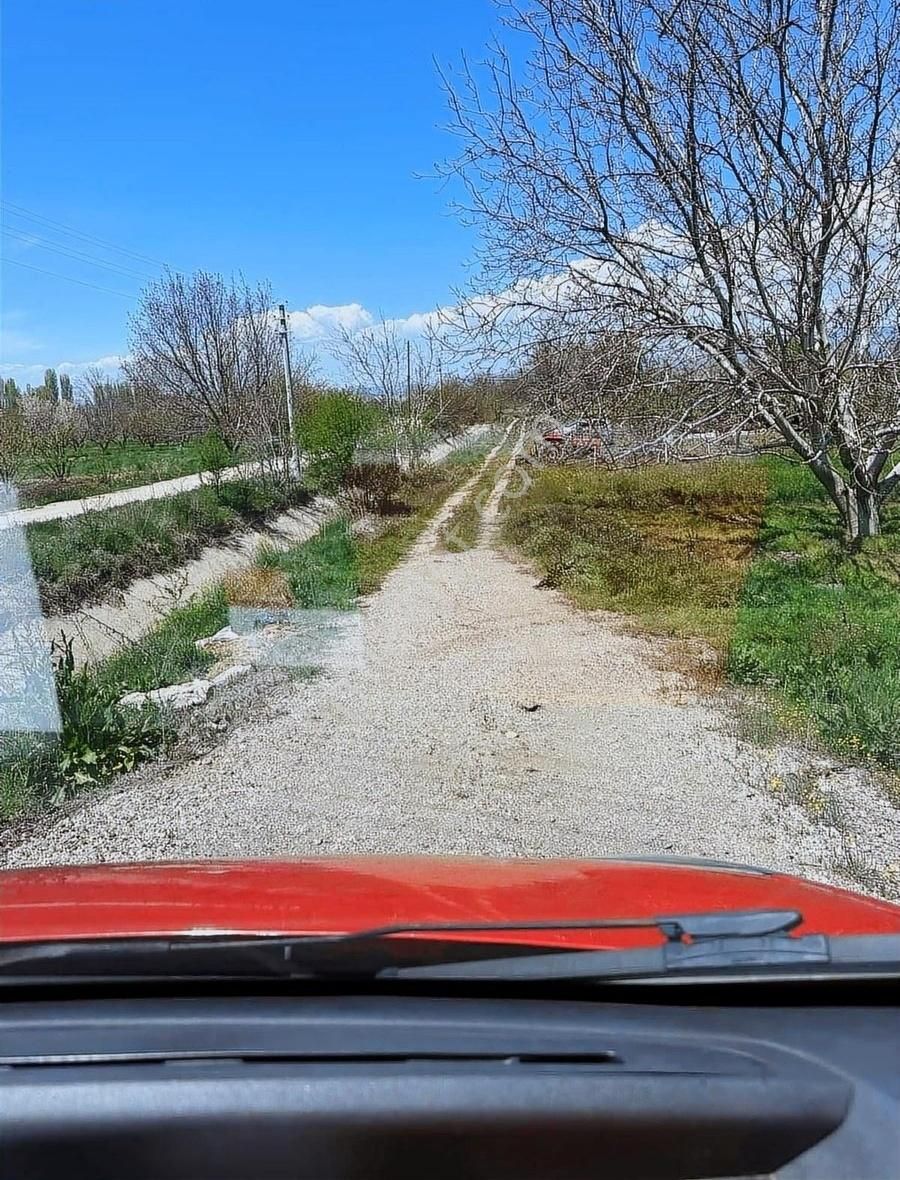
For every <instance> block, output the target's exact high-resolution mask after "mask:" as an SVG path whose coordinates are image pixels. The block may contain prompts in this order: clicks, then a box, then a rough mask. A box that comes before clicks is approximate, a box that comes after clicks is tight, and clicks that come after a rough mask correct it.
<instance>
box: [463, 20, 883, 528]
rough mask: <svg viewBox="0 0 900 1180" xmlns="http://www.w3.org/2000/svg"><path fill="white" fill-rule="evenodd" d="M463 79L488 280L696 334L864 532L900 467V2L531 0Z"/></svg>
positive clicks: (630, 323)
mask: <svg viewBox="0 0 900 1180" xmlns="http://www.w3.org/2000/svg"><path fill="white" fill-rule="evenodd" d="M509 21H510V23H511V24H512V25H513V26H514V27H515V29H517V30H518V31H519V32H521V33H524V34H525V35H526V36H527V37H528V38H530V40H531V44H532V46H533V53H532V55H531V58H530V63H529V65H528V66H527V68H526V70H525V72H524V75H518V76H517V71H516V70H514V68H513V65H512V62H511V60H510V57H509V56H508V54H507V53H506V52H505V51H504V50H503V49H497V50H496V51H495V52H494V53H493V55H492V58H491V60H490V61H489V62H488V63H487V75H486V80H485V81H482V80H481V78H480V76H476V74H475V73H473V72H472V71H470V70H468V69H466V70H465V71H464V75H463V78H462V80H461V81H460V83H459V84H458V85H457V86H455V87H453V88H451V105H452V109H453V112H454V115H455V126H456V130H457V132H458V133H459V134H460V135H461V136H462V138H463V141H464V148H463V153H462V156H461V157H460V159H459V160H458V161H457V162H456V165H455V167H458V168H459V169H460V170H461V171H462V173H463V174H464V175H465V177H466V178H467V180H468V183H469V191H470V193H471V197H472V201H471V205H472V208H473V209H474V211H475V212H476V214H477V215H478V217H479V218H480V220H481V224H482V226H483V229H484V233H485V250H484V258H485V275H484V279H485V282H486V284H487V285H488V288H489V289H490V288H492V289H494V290H497V291H499V290H501V289H504V290H505V291H506V292H507V303H508V304H515V305H516V306H517V308H518V309H519V314H520V315H523V316H526V315H529V314H531V313H533V312H535V311H536V313H537V314H538V315H539V316H547V315H548V314H549V315H551V316H554V317H556V318H558V319H562V320H564V321H567V322H568V323H572V324H575V325H577V330H578V331H583V330H584V327H585V324H588V323H589V324H592V325H593V324H599V325H601V326H608V325H610V324H620V325H621V324H624V325H625V326H626V327H627V329H628V330H629V331H632V332H636V333H638V334H639V335H640V336H641V338H642V339H643V340H646V341H648V342H652V343H653V345H654V347H655V348H656V349H657V350H658V354H662V355H664V352H665V349H666V348H667V347H674V346H675V342H686V343H687V344H689V345H690V346H691V348H692V349H694V350H696V351H697V352H698V353H699V354H701V355H703V356H705V357H707V358H709V359H710V360H711V361H713V362H714V363H715V365H716V366H717V368H718V370H719V371H720V372H721V373H722V374H723V375H725V377H727V379H728V383H729V384H728V388H729V396H730V398H731V402H732V407H731V411H730V414H731V417H732V419H739V418H742V419H745V420H746V421H748V422H749V421H753V422H756V423H759V424H762V425H764V426H765V427H766V428H768V429H770V430H772V431H777V432H778V434H779V435H780V437H781V439H782V440H783V441H784V443H785V444H786V446H787V447H788V448H789V449H790V451H791V452H792V453H793V455H794V456H795V457H796V458H798V459H799V460H801V461H802V462H803V463H805V464H807V465H808V466H809V468H810V469H811V470H812V471H813V472H814V473H815V475H816V476H817V478H818V479H819V480H820V481H821V483H822V484H823V485H824V487H825V488H826V489H827V492H828V494H829V496H830V497H831V499H832V501H833V502H834V504H835V505H836V507H837V509H838V511H839V513H840V516H841V520H842V521H843V524H844V528H845V530H846V535H847V537H848V539H849V540H851V541H854V542H855V541H857V540H859V539H860V538H862V537H865V536H870V535H873V534H876V533H877V532H878V531H879V511H880V507H881V505H882V504H883V502H884V500H885V499H886V498H887V497H888V496H889V495H890V494H891V493H892V492H893V491H894V490H895V489H896V488H897V486H898V485H900V465H897V464H894V463H892V461H891V453H892V451H893V449H894V447H895V445H896V444H897V442H898V440H900V401H898V389H900V383H898V375H900V374H898V359H897V341H898V328H900V324H898V292H900V282H898V280H900V223H898V162H900V155H898V152H900V126H898V122H900V103H898V97H900V8H898V7H897V6H896V5H885V4H883V3H881V2H880V0H522V2H521V3H513V4H512V5H510V6H509Z"/></svg>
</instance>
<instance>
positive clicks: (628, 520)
mask: <svg viewBox="0 0 900 1180" xmlns="http://www.w3.org/2000/svg"><path fill="white" fill-rule="evenodd" d="M834 7H835V16H834V20H833V22H831V23H830V24H826V25H823V24H822V22H821V21H820V19H819V16H818V15H817V14H818V6H817V5H816V4H814V3H813V2H812V0H800V2H799V10H798V11H799V15H798V17H797V19H796V21H792V22H790V24H789V25H787V26H785V27H783V28H782V27H781V26H780V25H777V22H778V20H779V19H780V18H779V17H778V15H777V11H776V9H774V8H770V7H768V6H766V5H757V4H753V3H743V2H739V0H727V2H726V3H724V4H721V5H718V6H717V7H716V8H715V10H713V9H711V8H708V7H704V6H702V5H699V4H695V3H691V2H688V3H686V4H685V3H675V2H674V0H673V2H672V3H669V2H668V0H666V2H663V3H640V2H639V0H603V3H600V4H597V3H594V2H593V0H592V2H591V3H588V2H587V0H566V2H565V3H561V2H559V0H528V2H527V3H522V4H518V3H514V4H511V5H510V4H506V3H503V4H497V5H495V4H493V3H489V2H488V0H459V2H458V3H456V4H453V5H440V4H422V3H421V2H415V3H414V2H413V0H392V2H391V3H389V4H387V5H372V4H370V3H364V2H363V0H346V2H345V3H344V4H342V5H340V6H337V7H336V6H332V5H328V4H321V3H305V4H294V5H286V6H285V5H281V6H278V7H276V8H273V9H271V10H266V9H263V8H260V7H257V8H252V9H248V7H247V6H246V5H241V4H237V3H235V2H233V0H223V2H222V3H220V4H218V5H217V6H216V10H215V14H214V16H213V14H212V13H211V12H210V11H209V10H208V9H207V7H206V6H204V5H200V4H190V3H188V4H179V5H176V4H169V3H163V4H161V5H160V4H159V3H153V4H151V3H148V2H146V0H132V2H130V3H127V4H121V5H100V6H98V5H92V4H88V3H74V4H73V3H72V2H71V0H46V2H45V3H42V4H40V5H34V4H33V3H30V2H29V0H8V2H7V3H6V4H5V5H4V27H3V54H4V62H3V88H4V95H3V98H4V102H3V109H4V121H5V125H4V129H3V138H4V161H3V163H4V169H5V173H4V183H3V198H2V205H0V209H2V226H0V228H2V238H3V250H2V255H3V264H2V265H3V272H4V282H3V292H2V295H3V308H4V328H3V352H2V359H0V869H2V870H5V871H4V872H3V873H2V874H0V906H2V907H3V913H4V923H5V925H4V926H3V928H2V929H0V944H2V943H3V942H4V941H6V942H15V943H16V944H17V945H18V944H24V943H28V942H29V941H30V940H34V941H37V942H41V943H45V942H53V940H55V939H59V940H70V941H71V940H79V939H91V938H101V939H116V938H127V937H129V936H134V937H140V938H150V939H166V938H168V937H171V938H190V937H209V936H216V937H220V936H222V937H225V936H232V935H233V936H235V937H237V936H241V937H246V938H253V937H256V936H266V935H276V936H285V937H286V936H295V937H297V938H302V937H303V936H317V937H325V936H331V935H338V934H347V933H353V932H360V931H363V930H366V929H369V928H381V927H384V926H387V925H392V924H394V925H396V924H404V923H405V924H407V925H412V926H414V927H416V926H421V925H422V924H426V925H427V924H432V925H434V924H437V925H438V926H440V925H441V924H443V926H444V927H446V925H447V924H450V925H453V924H454V923H455V924H463V925H464V926H465V929H467V930H469V931H470V934H469V935H467V936H466V937H465V939H463V936H462V935H461V934H459V933H458V934H457V939H458V941H460V942H462V941H466V940H467V941H468V942H472V941H474V942H476V943H477V942H478V941H479V939H480V941H481V942H482V943H490V945H491V946H494V947H496V946H499V945H507V944H510V943H515V944H517V945H519V949H520V950H521V948H522V946H527V947H531V948H532V950H535V951H537V950H540V951H546V950H547V949H548V948H553V949H554V950H556V951H559V950H561V949H565V948H569V949H572V950H594V951H598V952H599V951H604V952H605V951H613V950H619V951H621V950H622V949H623V948H626V949H633V950H635V951H636V950H638V949H644V950H645V949H647V948H648V947H651V946H655V947H657V953H656V959H654V960H653V961H654V962H659V963H662V962H663V960H664V958H665V956H664V955H663V952H662V950H660V949H659V945H661V943H662V942H663V941H664V940H663V938H662V936H661V935H660V932H659V927H658V920H659V919H665V918H666V916H667V915H668V916H671V915H682V916H683V915H710V914H712V915H716V914H737V915H740V914H744V913H756V912H758V911H763V912H776V913H781V912H788V913H791V914H793V913H796V914H798V915H799V918H798V919H797V921H796V922H794V923H793V924H790V923H788V924H787V925H785V926H783V928H782V927H777V928H776V930H775V933H774V934H772V935H771V937H772V938H775V939H776V940H777V945H775V946H774V949H773V947H772V946H770V945H769V944H768V943H766V944H765V946H762V947H761V949H760V948H757V949H756V950H753V953H754V954H756V953H757V951H758V953H759V954H760V955H763V958H764V955H765V954H770V957H771V955H773V954H777V955H778V956H782V955H787V956H788V958H790V957H791V956H792V955H795V956H796V955H801V953H802V951H803V947H802V946H798V947H794V948H793V949H792V948H790V947H788V949H787V950H785V949H784V946H783V945H782V944H783V943H785V942H786V941H790V940H794V939H804V938H807V937H824V936H834V937H841V936H849V935H854V936H855V935H859V936H863V935H865V936H868V935H870V934H875V933H888V932H890V931H891V930H892V929H893V930H895V932H900V916H898V915H900V909H896V908H895V906H896V903H897V902H898V901H900V786H898V784H900V777H898V776H900V645H898V642H897V637H898V635H900V395H898V389H900V367H898V357H900V321H898V308H900V220H898V218H897V215H896V214H897V196H896V194H897V186H896V177H897V174H898V173H897V166H898V164H900V155H898V151H900V148H898V145H900V136H898V130H900V125H898V124H900V102H898V99H897V95H898V94H900V24H898V22H897V20H896V19H892V20H888V19H887V18H886V16H885V11H884V5H883V4H882V3H881V2H880V0H854V3H853V4H851V3H850V2H849V0H836V4H835V6H834ZM776 26H777V28H776ZM776 33H777V36H776ZM776 41H777V42H778V44H779V45H781V46H782V47H783V56H779V53H780V52H781V51H779V53H776V52H775V50H774V48H773V46H774V45H775V43H776ZM823 61H827V62H828V65H827V67H826V66H823V65H821V63H822V62H823ZM823 71H824V74H823ZM786 78H787V81H786V80H785V79H786ZM862 78H865V79H866V80H867V81H866V87H867V89H866V91H865V94H864V95H863V94H862V92H861V90H860V87H861V85H862V83H861V82H860V79H862ZM785 95H788V96H789V97H787V98H785V97H784V96H785ZM810 112H813V113H814V114H813V115H811V114H810ZM818 113H821V118H820V117H819V114H818ZM810 119H812V120H813V121H814V122H815V124H816V128H817V131H816V134H815V135H814V134H813V132H812V130H810V129H809V120H810ZM361 857H366V858H369V859H367V860H360V859H355V858H361ZM389 858H406V859H396V860H394V859H389ZM123 865H131V866H137V867H132V868H128V869H125V868H122V867H121V866H123ZM34 869H36V870H41V871H42V872H41V873H40V874H38V875H35V874H23V873H21V872H20V871H19V870H34ZM76 870H77V871H76ZM616 920H618V922H619V926H620V927H627V930H628V933H627V934H626V935H622V936H619V934H617V933H616V931H617V929H619V927H617V926H616ZM604 921H605V922H606V923H607V925H606V926H605V927H601V926H600V925H598V924H600V923H603V922H604ZM629 922H630V923H631V925H630V926H629V925H628V923H629ZM634 922H637V923H638V925H637V926H636V927H635V926H634ZM516 923H518V925H516ZM578 923H581V924H582V925H581V927H579V925H578ZM585 923H588V924H589V929H587V931H586V929H585V928H584V924H585ZM610 923H611V925H610ZM473 924H475V927H476V929H475V932H474V934H473V933H472V928H473ZM554 924H555V925H554ZM733 924H734V921H732V925H733ZM482 927H483V928H482ZM635 931H637V932H635ZM729 937H734V938H741V937H745V935H744V934H742V933H741V932H740V931H738V933H737V934H734V935H731V934H730V935H729ZM754 937H755V936H754ZM760 937H762V938H769V937H770V935H769V934H768V933H766V934H764V935H761V936H760ZM690 942H691V939H690V937H688V940H687V944H690ZM803 945H804V946H807V947H808V946H811V945H813V944H803ZM822 945H823V944H819V943H816V944H815V945H814V950H813V951H809V952H808V954H809V955H810V956H813V957H812V958H809V961H819V959H821V957H822V956H823V955H827V954H828V953H830V952H829V951H828V950H827V949H822ZM383 952H384V947H381V948H380V949H379V953H383ZM354 953H355V952H354V950H353V947H352V945H349V944H348V946H347V948H346V949H345V950H344V951H342V955H344V956H345V957H346V958H348V959H349V958H352V955H353V954H354ZM391 953H396V947H392V948H391ZM691 953H692V954H694V955H695V958H694V960H693V961H699V959H698V957H697V953H696V952H691ZM867 953H868V950H867ZM893 953H894V952H893V951H892V954H893ZM467 954H468V957H470V958H471V957H473V956H474V955H475V954H476V951H472V950H471V947H470V948H469V950H468V951H467ZM678 954H681V951H679V952H678ZM685 954H687V952H685ZM704 954H707V950H706V949H704ZM750 954H751V950H750V948H749V944H746V943H745V944H744V945H743V946H742V947H737V948H735V947H734V946H732V945H731V944H729V945H728V946H726V947H724V948H722V947H719V948H717V949H716V951H715V954H714V953H713V951H709V952H708V955H707V958H706V959H704V960H703V961H704V962H707V961H714V960H715V955H722V956H725V959H727V960H728V961H729V962H734V961H738V960H737V959H735V958H734V955H738V957H739V958H740V956H743V958H740V961H741V962H742V963H744V964H745V966H746V965H747V964H748V963H750V958H749V957H748V956H750ZM816 956H818V958H815V957H816ZM276 957H277V956H276ZM671 957H672V956H671V955H670V958H671ZM674 957H675V958H677V957H678V956H677V955H675V956H674ZM411 958H413V956H411ZM763 958H761V959H758V960H754V962H756V963H757V964H758V965H761V966H762V965H764V961H763ZM272 961H273V962H274V961H275V960H274V959H273V960H272ZM640 961H641V962H645V961H650V960H648V959H646V956H645V958H644V959H641V960H640ZM723 961H724V960H723ZM777 961H778V962H781V961H782V960H781V959H778V960H777ZM750 965H751V966H752V965H753V964H752V963H750ZM508 966H509V965H508V964H507V968H508ZM528 969H529V970H531V968H530V967H529V968H528ZM539 969H540V965H539V967H538V970H539ZM588 969H589V968H588V967H586V966H585V965H584V964H582V966H581V967H580V968H579V970H580V971H582V972H584V971H587V970H588ZM608 969H609V970H611V969H612V968H611V967H609V966H608ZM659 969H660V970H662V967H660V968H659ZM748 969H749V968H748ZM525 970H526V967H525V966H524V965H520V971H525Z"/></svg>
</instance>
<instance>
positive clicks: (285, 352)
mask: <svg viewBox="0 0 900 1180" xmlns="http://www.w3.org/2000/svg"><path fill="white" fill-rule="evenodd" d="M278 314H279V317H280V320H281V356H282V360H283V361H284V397H285V401H286V403H287V422H288V439H289V442H288V447H289V449H288V454H289V455H290V462H291V463H292V464H293V467H294V475H295V476H298V475H299V474H300V454H299V451H298V448H297V440H296V438H295V437H294V378H293V374H292V373H291V344H290V339H289V337H288V323H287V312H286V311H285V309H284V304H283V303H279V304H278Z"/></svg>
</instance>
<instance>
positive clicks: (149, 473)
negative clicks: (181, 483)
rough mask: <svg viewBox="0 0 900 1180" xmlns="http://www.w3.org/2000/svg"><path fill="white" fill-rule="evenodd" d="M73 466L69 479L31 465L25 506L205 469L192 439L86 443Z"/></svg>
mask: <svg viewBox="0 0 900 1180" xmlns="http://www.w3.org/2000/svg"><path fill="white" fill-rule="evenodd" d="M236 461H237V460H236ZM71 464H72V467H71V475H70V476H69V477H68V478H65V479H55V478H52V477H50V476H48V475H46V473H44V472H42V471H41V470H40V468H39V467H38V466H36V465H35V464H34V463H32V464H31V465H30V466H29V467H28V468H27V469H26V471H25V473H24V476H23V479H22V485H21V487H20V500H21V503H22V505H23V507H31V506H34V505H38V504H49V503H52V502H55V501H57V500H71V499H80V498H82V497H84V496H94V495H100V494H102V493H103V492H110V491H118V490H120V489H121V488H131V487H138V486H140V485H141V484H146V483H156V482H157V481H158V480H162V479H176V478H177V477H178V476H180V475H194V474H195V473H196V472H198V471H202V470H203V469H204V461H203V455H202V446H201V443H200V441H199V440H196V439H195V440H192V441H189V442H184V443H172V444H160V445H157V446H149V445H146V444H143V443H113V444H111V445H110V446H108V447H106V448H103V447H99V446H97V445H96V444H94V443H86V444H85V445H84V446H81V447H78V448H76V449H75V450H74V451H73V452H72V456H71Z"/></svg>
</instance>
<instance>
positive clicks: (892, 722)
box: [727, 461, 900, 770]
mask: <svg viewBox="0 0 900 1180" xmlns="http://www.w3.org/2000/svg"><path fill="white" fill-rule="evenodd" d="M765 466H766V469H767V473H768V476H769V480H770V490H769V498H768V502H767V504H766V510H765V514H764V517H763V524H762V528H761V530H760V550H759V553H758V556H757V559H756V561H755V562H754V563H753V565H752V567H751V569H750V571H749V574H748V577H747V580H746V583H745V585H744V588H743V593H742V597H741V603H740V609H739V612H738V616H737V620H736V625H735V629H734V635H733V638H732V642H731V646H730V649H729V652H728V659H727V668H728V671H729V674H730V676H731V677H732V679H734V680H735V681H737V682H739V683H743V684H751V685H758V686H761V687H762V688H764V689H766V690H768V691H769V692H771V693H774V694H776V695H777V696H778V697H779V698H780V699H781V700H782V701H784V702H785V703H786V705H787V706H788V707H789V708H790V709H793V710H794V711H795V712H796V713H798V714H799V715H800V716H802V717H808V718H809V719H810V720H811V721H812V722H813V724H814V727H815V729H816V730H817V732H818V733H819V734H820V735H822V737H823V738H825V740H826V741H827V742H828V744H829V745H830V746H832V747H833V748H835V749H837V750H838V751H839V752H841V753H843V754H846V755H847V756H853V757H859V756H861V755H862V756H864V757H866V758H869V759H871V760H872V761H874V762H877V763H880V764H882V765H884V766H887V767H889V768H891V769H895V770H900V645H898V636H900V514H898V512H897V511H896V509H895V510H894V511H892V512H889V513H888V514H887V516H886V519H885V531H884V535H883V536H882V537H881V538H879V539H878V540H876V541H873V542H869V543H868V544H867V545H866V546H865V547H864V550H863V552H862V553H860V554H858V555H851V554H848V553H847V552H846V550H845V549H844V548H843V547H842V545H841V543H840V541H839V538H838V536H837V535H836V527H835V522H834V520H833V514H832V512H831V510H830V508H829V506H828V503H827V501H826V500H825V497H824V494H823V493H821V492H820V491H819V488H818V485H817V484H816V483H815V481H814V480H813V479H812V478H811V477H810V476H809V474H808V473H807V472H805V471H804V470H803V469H802V468H797V467H786V466H785V465H784V464H781V463H777V462H773V461H768V462H767V463H766V464H765Z"/></svg>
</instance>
